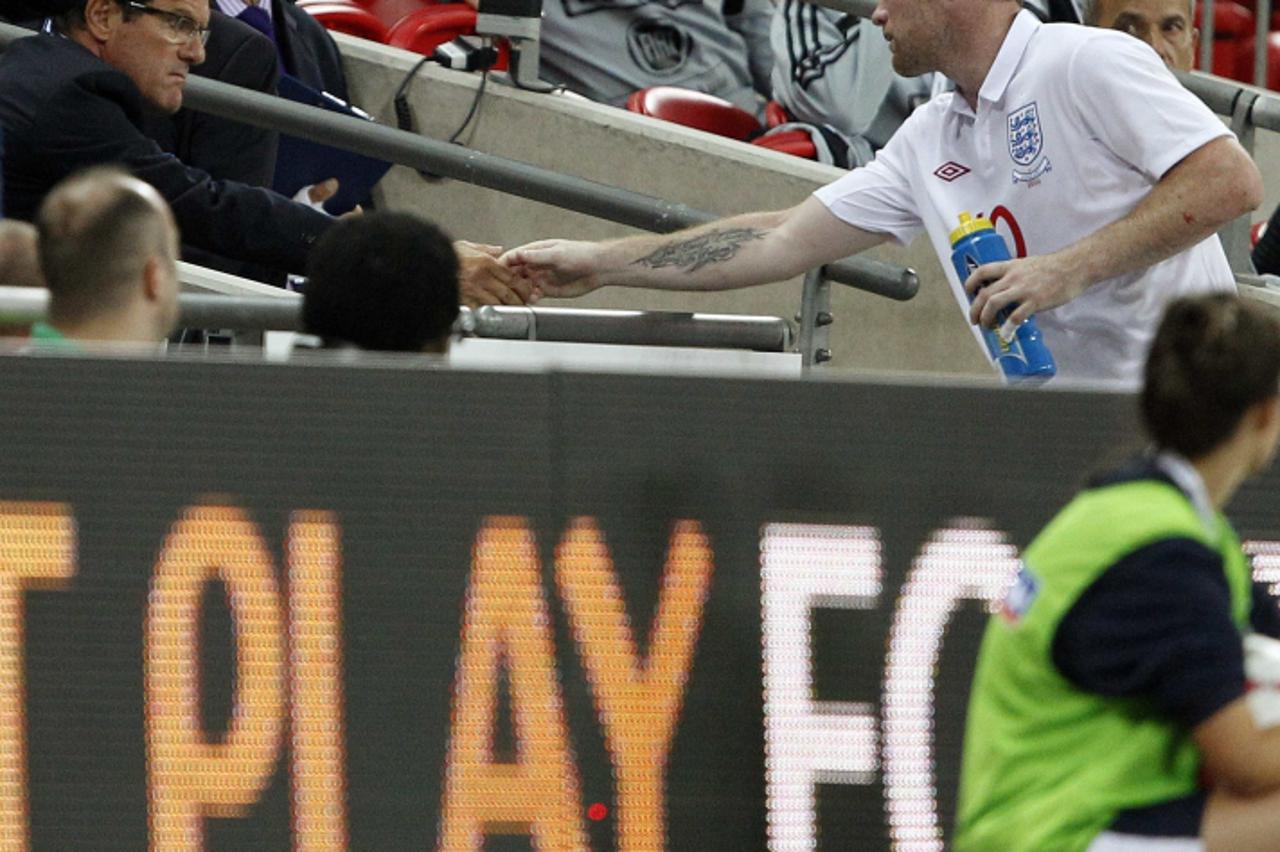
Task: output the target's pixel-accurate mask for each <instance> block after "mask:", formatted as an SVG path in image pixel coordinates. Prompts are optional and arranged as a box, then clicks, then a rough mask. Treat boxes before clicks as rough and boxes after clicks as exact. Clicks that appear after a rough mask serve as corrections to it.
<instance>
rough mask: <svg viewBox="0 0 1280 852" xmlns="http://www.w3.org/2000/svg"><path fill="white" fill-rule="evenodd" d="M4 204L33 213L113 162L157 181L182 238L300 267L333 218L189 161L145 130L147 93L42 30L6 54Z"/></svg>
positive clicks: (2, 74)
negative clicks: (67, 181)
mask: <svg viewBox="0 0 1280 852" xmlns="http://www.w3.org/2000/svg"><path fill="white" fill-rule="evenodd" d="M0 126H3V127H4V135H5V152H4V165H3V168H4V207H5V212H6V213H7V214H8V215H11V216H15V217H17V218H21V219H31V218H32V216H33V215H34V213H35V211H36V208H37V207H38V206H39V204H40V202H41V200H43V198H44V197H45V195H46V194H48V192H49V190H50V189H52V188H53V186H54V184H56V183H57V182H58V181H59V180H61V179H62V178H64V177H66V176H67V175H69V174H71V173H72V172H74V171H77V170H79V169H82V168H85V167H87V166H92V165H100V164H106V163H114V164H118V165H121V166H123V167H124V168H125V169H127V170H128V171H130V172H131V173H133V174H134V175H136V176H137V177H139V178H141V179H142V180H145V181H147V182H148V183H150V184H151V185H153V186H154V187H155V188H156V189H157V190H158V191H159V192H160V194H161V195H162V196H163V197H164V198H165V199H166V200H167V201H168V202H169V204H170V206H171V207H172V208H173V214H174V217H175V218H176V219H177V222H178V227H179V229H180V230H181V232H182V238H183V241H184V242H186V243H188V244H190V245H193V246H195V247H197V248H201V249H204V250H206V251H211V252H213V253H215V254H220V255H222V256H224V257H233V258H238V259H242V260H247V261H252V262H255V263H261V264H264V265H267V266H270V267H272V268H275V269H280V270H284V271H290V272H295V271H301V270H303V269H304V268H305V267H306V259H307V254H308V252H309V250H310V248H311V246H312V244H314V242H315V241H316V239H318V238H319V236H320V235H321V234H322V233H324V231H326V230H327V229H328V228H329V227H330V225H331V224H332V222H333V220H332V219H331V218H330V217H328V216H326V215H324V214H322V213H317V212H316V211H314V210H312V209H310V208H309V207H306V206H305V205H301V204H295V203H293V202H292V201H290V200H288V199H287V198H284V197H283V196H281V195H279V194H277V193H274V192H271V191H270V190H267V189H261V188H257V187H250V186H246V185H245V184H242V183H238V182H235V181H220V180H215V179H214V178H212V177H211V176H210V175H209V173H208V172H205V171H202V170H200V169H195V168H191V167H188V166H186V165H184V164H183V163H182V162H181V161H180V160H178V158H177V157H175V156H173V155H172V154H169V153H166V152H164V151H163V150H161V149H160V146H159V145H157V144H156V143H155V141H153V140H152V139H149V138H148V137H147V136H146V135H144V133H143V126H144V113H143V98H142V93H141V92H139V91H138V87H137V86H135V85H134V83H133V81H132V80H130V79H129V78H128V77H127V76H126V75H125V74H123V73H121V72H120V71H118V70H116V69H115V68H112V67H111V66H110V65H107V64H106V63H105V62H103V61H102V60H100V59H98V58H97V57H95V56H94V55H93V54H91V53H90V52H89V51H88V50H86V49H84V48H83V47H81V46H80V45H79V44H78V43H76V42H75V41H73V40H71V39H68V38H62V37H60V36H51V35H36V36H32V37H30V38H25V39H21V40H19V41H17V42H15V43H13V44H12V45H11V46H10V47H9V48H8V49H7V50H6V51H5V52H4V55H3V56H0Z"/></svg>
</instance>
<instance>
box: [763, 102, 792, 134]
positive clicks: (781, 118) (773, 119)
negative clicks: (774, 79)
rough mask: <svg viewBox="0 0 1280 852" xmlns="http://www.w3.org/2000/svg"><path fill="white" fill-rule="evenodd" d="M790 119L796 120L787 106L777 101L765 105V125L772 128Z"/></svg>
mask: <svg viewBox="0 0 1280 852" xmlns="http://www.w3.org/2000/svg"><path fill="white" fill-rule="evenodd" d="M789 121H795V119H794V118H792V117H791V115H790V114H789V113H788V112H787V108H786V107H784V106H783V105H782V104H780V103H778V102H777V101H769V102H768V103H766V104H765V105H764V126H765V127H767V128H769V129H770V130H772V129H773V128H775V127H779V126H781V125H783V124H786V123H787V122H789Z"/></svg>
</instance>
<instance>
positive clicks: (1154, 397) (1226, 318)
mask: <svg viewBox="0 0 1280 852" xmlns="http://www.w3.org/2000/svg"><path fill="white" fill-rule="evenodd" d="M1270 310H1271V309H1269V308H1267V307H1265V306H1263V305H1261V304H1258V303H1256V302H1252V301H1250V300H1247V299H1242V298H1240V297H1238V296H1236V295H1234V294H1231V293H1215V294H1212V295H1208V296H1196V297H1192V298H1186V299H1179V300H1177V301H1175V302H1173V303H1172V304H1171V305H1170V306H1169V309H1168V310H1167V311H1166V313H1165V315H1164V319H1163V320H1162V321H1161V323H1160V327H1159V329H1158V330H1157V331H1156V336H1155V340H1154V341H1152V344H1151V351H1150V353H1149V354H1148V355H1147V367H1146V381H1145V383H1144V384H1143V388H1142V396H1141V409H1142V422H1143V426H1144V427H1145V428H1146V431H1147V434H1148V435H1150V436H1151V438H1152V440H1154V441H1155V443H1156V445H1157V446H1158V447H1160V448H1161V449H1168V450H1173V451H1175V452H1178V453H1181V454H1182V455H1184V456H1186V457H1187V458H1192V459H1194V458H1198V457H1200V456H1203V455H1205V454H1206V453H1209V452H1211V451H1212V450H1214V449H1216V448H1217V447H1218V446H1219V445H1221V444H1222V443H1223V442H1224V441H1226V440H1227V439H1228V438H1229V437H1230V436H1231V435H1232V434H1233V433H1234V432H1235V430H1236V427H1237V426H1238V425H1239V423H1240V419H1241V418H1242V417H1243V416H1244V413H1245V412H1246V411H1248V410H1249V408H1250V407H1252V406H1253V405H1255V404H1257V403H1259V402H1262V401H1263V400H1266V399H1269V398H1270V397H1273V396H1275V395H1276V394H1277V392H1280V385H1278V383H1280V323H1278V322H1277V320H1276V319H1275V318H1274V316H1273V315H1272V314H1270V313H1269V311H1270Z"/></svg>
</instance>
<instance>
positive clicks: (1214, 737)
mask: <svg viewBox="0 0 1280 852" xmlns="http://www.w3.org/2000/svg"><path fill="white" fill-rule="evenodd" d="M1278 382H1280V325H1278V324H1277V322H1276V321H1275V319H1274V318H1273V316H1272V315H1270V314H1269V313H1268V312H1267V309H1266V308H1264V307H1263V306H1260V305H1258V304H1255V303H1251V302H1250V301H1249V300H1247V299H1240V298H1238V297H1236V296H1232V295H1230V294H1213V295H1208V296H1198V297H1194V298H1189V299H1183V300H1179V301H1176V302H1174V303H1173V304H1172V305H1170V307H1169V311H1168V314H1167V315H1166V316H1165V318H1164V320H1163V322H1162V323H1161V324H1160V327H1159V329H1158V331H1157V332H1156V336H1155V340H1154V342H1153V344H1152V347H1151V352H1150V356H1149V358H1148V360H1147V364H1146V370H1145V382H1144V385H1143V388H1142V392H1141V396H1140V400H1139V402H1140V412H1141V417H1142V424H1143V428H1144V431H1145V432H1146V434H1147V437H1149V438H1150V440H1151V442H1152V445H1151V448H1150V450H1149V451H1148V452H1146V453H1144V454H1143V455H1142V456H1141V457H1139V458H1137V459H1135V460H1133V461H1132V462H1130V463H1129V464H1127V465H1125V466H1123V467H1121V468H1120V469H1118V470H1115V471H1112V472H1110V473H1108V474H1105V475H1103V476H1101V477H1098V478H1097V479H1095V480H1094V481H1093V482H1092V483H1090V484H1089V485H1088V486H1087V487H1086V488H1085V489H1084V490H1083V491H1081V492H1080V493H1079V494H1078V495H1077V496H1076V497H1075V498H1074V499H1073V500H1072V501H1071V502H1070V503H1069V504H1068V505H1067V506H1066V507H1065V508H1064V509H1063V510H1062V511H1061V512H1059V513H1058V515H1057V516H1056V517H1055V518H1054V519H1053V520H1052V521H1050V522H1049V524H1048V525H1047V526H1046V527H1045V528H1044V530H1043V531H1042V532H1041V533H1040V534H1039V535H1038V536H1037V537H1036V539H1035V540H1034V541H1033V542H1032V543H1031V544H1030V545H1029V546H1028V547H1027V549H1026V551H1025V552H1024V554H1023V560H1022V565H1021V568H1020V571H1019V573H1018V576H1017V579H1016V580H1015V582H1014V583H1013V585H1012V586H1011V588H1010V591H1009V593H1008V595H1007V597H1006V598H1005V601H1004V603H1003V605H1002V606H1000V607H999V609H998V611H997V612H996V614H995V615H993V616H992V617H991V618H990V620H989V622H988V625H987V629H986V633H985V635H984V637H983V641H982V646H981V650H980V652H979V655H978V662H977V668H976V672H975V674H974V681H973V689H972V692H971V695H970V703H969V712H968V718H967V727H966V734H965V744H964V756H963V761H962V769H961V780H960V790H959V808H958V817H957V828H956V835H955V849H956V850H957V852H969V850H984V852H985V850H992V849H1000V850H1008V852H1016V850H1023V849H1026V850H1033V849H1034V850H1039V849H1056V850H1085V849H1088V850H1090V852H1108V851H1109V850H1110V851H1111V852H1119V851H1120V850H1125V849H1143V850H1149V852H1179V850H1180V852H1194V850H1202V852H1203V850H1209V852H1220V851H1221V850H1249V852H1265V850H1268V849H1272V850H1274V849H1280V729H1274V728H1273V729H1261V728H1260V727H1259V725H1258V724H1257V723H1256V722H1255V719H1254V716H1253V712H1252V711H1251V709H1250V706H1249V704H1248V703H1247V701H1246V698H1245V690H1246V686H1245V652H1244V635H1245V634H1247V633H1249V632H1251V631H1257V632H1260V633H1262V634H1264V635H1269V636H1272V637H1274V636H1277V635H1280V610H1277V607H1276V601H1275V600H1274V599H1273V598H1272V597H1271V596H1270V595H1269V594H1268V593H1267V591H1266V589H1265V587H1263V586H1261V585H1259V584H1257V583H1254V582H1253V580H1252V578H1251V575H1250V567H1249V561H1248V559H1247V557H1246V556H1245V555H1244V553H1243V552H1242V551H1241V548H1240V541H1239V539H1238V538H1237V537H1236V534H1235V532H1234V531H1233V530H1232V528H1231V525H1230V523H1229V522H1228V521H1227V519H1226V517H1225V516H1224V515H1223V514H1222V511H1223V508H1224V507H1225V506H1226V505H1227V504H1228V503H1229V502H1230V501H1231V498H1232V495H1234V494H1235V492H1236V490H1237V489H1238V488H1239V486H1240V485H1241V484H1242V483H1243V482H1244V481H1245V480H1246V479H1247V478H1248V477H1250V476H1252V475H1253V474H1256V473H1258V472H1259V471H1261V470H1262V469H1264V468H1265V467H1267V466H1268V465H1270V464H1271V461H1272V459H1273V457H1274V455H1275V452H1276V442H1277V437H1278V436H1280V396H1278V395H1277V387H1278V384H1277V383H1278ZM1202 770H1204V771H1205V772H1207V777H1209V778H1211V779H1212V786H1210V787H1209V788H1207V789H1206V788H1205V787H1202V777H1204V776H1202V774H1201V772H1202Z"/></svg>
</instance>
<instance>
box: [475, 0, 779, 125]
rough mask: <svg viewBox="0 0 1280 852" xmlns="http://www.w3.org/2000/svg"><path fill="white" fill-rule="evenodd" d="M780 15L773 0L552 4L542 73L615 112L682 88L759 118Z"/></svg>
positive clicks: (550, 0) (546, 14) (546, 10)
mask: <svg viewBox="0 0 1280 852" xmlns="http://www.w3.org/2000/svg"><path fill="white" fill-rule="evenodd" d="M468 2H472V3H473V5H474V2H473V0H468ZM772 12H773V5H772V3H771V2H770V0H631V1H630V2H624V3H614V2H603V1H602V0H547V2H546V3H544V4H543V10H542V42H541V63H542V64H541V73H542V76H543V77H544V78H545V79H546V80H548V81H550V82H552V83H555V84H557V85H561V86H564V87H565V88H567V89H570V90H572V91H574V92H577V93H578V94H580V95H584V96H585V97H588V98H590V99H591V100H593V101H599V102H601V103H606V104H612V105H614V106H619V107H621V106H625V105H626V102H627V97H628V96H629V95H631V93H632V92H635V91H637V90H639V89H645V88H648V87H650V86H679V87H682V88H686V89H693V90H695V91H699V92H706V93H707V94H711V95H715V96H717V97H720V98H724V99H725V100H726V101H729V102H730V103H732V104H733V105H734V106H736V107H739V108H740V109H744V110H746V111H747V112H750V113H751V114H753V115H755V116H756V117H757V118H759V117H760V116H761V115H762V113H763V109H764V101H765V100H766V99H767V98H768V97H769V74H770V72H771V70H772V68H773V54H772V52H771V50H770V48H769V29H768V28H769V19H770V16H771V15H772Z"/></svg>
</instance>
